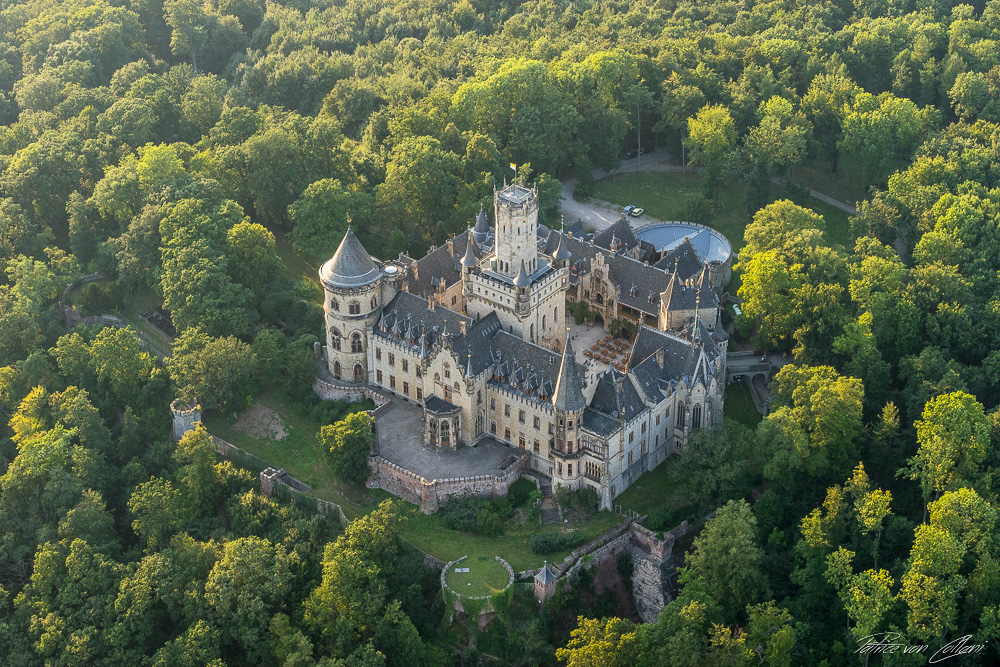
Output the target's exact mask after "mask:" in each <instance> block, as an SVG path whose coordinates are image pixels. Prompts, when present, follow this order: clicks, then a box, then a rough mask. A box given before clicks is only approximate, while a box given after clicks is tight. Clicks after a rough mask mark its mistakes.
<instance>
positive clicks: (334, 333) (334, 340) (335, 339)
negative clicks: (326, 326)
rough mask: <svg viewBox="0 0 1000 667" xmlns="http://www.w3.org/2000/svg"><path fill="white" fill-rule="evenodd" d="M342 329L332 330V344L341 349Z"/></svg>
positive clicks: (336, 348) (334, 347)
mask: <svg viewBox="0 0 1000 667" xmlns="http://www.w3.org/2000/svg"><path fill="white" fill-rule="evenodd" d="M340 338H341V336H340V331H338V330H337V329H333V330H331V331H330V346H331V347H333V349H335V350H339V349H340Z"/></svg>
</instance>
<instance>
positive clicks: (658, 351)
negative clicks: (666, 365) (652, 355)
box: [656, 347, 663, 368]
mask: <svg viewBox="0 0 1000 667" xmlns="http://www.w3.org/2000/svg"><path fill="white" fill-rule="evenodd" d="M656 364H657V365H658V366H659V367H660V368H663V348H662V347H658V348H656Z"/></svg>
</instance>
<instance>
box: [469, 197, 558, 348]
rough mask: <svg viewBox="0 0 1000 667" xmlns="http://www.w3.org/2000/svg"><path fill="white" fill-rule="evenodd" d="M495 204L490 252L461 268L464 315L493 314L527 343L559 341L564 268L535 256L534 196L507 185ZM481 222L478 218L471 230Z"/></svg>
mask: <svg viewBox="0 0 1000 667" xmlns="http://www.w3.org/2000/svg"><path fill="white" fill-rule="evenodd" d="M494 204H495V210H496V238H495V241H494V245H493V251H492V252H491V253H490V254H488V255H487V256H486V257H485V258H484V259H483V261H481V262H478V263H477V265H476V266H465V265H464V262H463V272H462V273H463V276H462V279H463V281H464V284H463V293H464V294H465V298H466V314H467V315H469V317H472V318H474V319H478V318H480V317H485V316H486V315H488V314H490V313H491V312H494V311H495V312H496V314H497V317H499V318H500V323H501V324H502V325H503V328H504V330H506V331H507V332H509V333H512V334H514V335H515V336H520V337H521V338H522V339H523V340H526V341H529V342H532V343H543V344H544V343H547V342H551V341H553V340H561V339H562V337H563V332H564V322H565V312H564V310H565V297H564V293H565V291H566V289H567V288H568V287H569V269H568V264H569V263H568V262H567V261H565V260H563V261H561V262H557V261H556V260H555V259H554V258H553V257H550V256H548V255H539V254H538V192H537V191H536V190H533V189H531V190H529V189H528V188H525V187H523V186H520V185H508V186H507V187H505V188H504V189H503V190H500V191H498V192H496V193H495V194H494ZM485 219H486V216H485V215H484V214H481V217H480V219H478V220H477V221H476V230H479V229H480V227H481V226H482V224H483V223H484V222H485ZM476 233H477V231H474V232H473V235H474V237H475V234H476Z"/></svg>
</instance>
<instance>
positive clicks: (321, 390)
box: [313, 378, 389, 417]
mask: <svg viewBox="0 0 1000 667" xmlns="http://www.w3.org/2000/svg"><path fill="white" fill-rule="evenodd" d="M313 391H314V392H316V395H317V396H319V397H320V398H322V399H323V400H324V401H347V402H349V403H357V402H358V401H360V400H363V399H366V398H368V399H371V401H372V403H374V404H375V409H374V410H369V411H368V414H369V415H371V416H372V417H374V416H375V415H377V414H379V413H380V412H382V411H383V410H384V409H385V408H386V407H387V406H388V405H389V399H388V398H386V397H385V396H383V395H382V394H380V393H378V392H377V391H372V390H371V389H370V388H368V387H365V386H361V387H353V386H345V387H341V386H338V385H335V384H331V383H329V382H327V381H326V380H321V379H320V378H316V379H315V380H314V381H313Z"/></svg>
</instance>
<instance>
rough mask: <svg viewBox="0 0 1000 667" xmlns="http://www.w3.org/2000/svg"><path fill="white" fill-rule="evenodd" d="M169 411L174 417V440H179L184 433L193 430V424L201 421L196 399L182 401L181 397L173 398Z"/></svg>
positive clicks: (199, 407)
mask: <svg viewBox="0 0 1000 667" xmlns="http://www.w3.org/2000/svg"><path fill="white" fill-rule="evenodd" d="M170 413H171V414H172V415H173V417H174V425H173V433H172V435H173V436H174V442H179V441H180V439H181V438H183V437H184V434H185V433H187V432H188V431H193V430H194V428H195V425H197V424H199V423H200V422H201V406H200V405H198V401H191V402H190V403H184V402H183V401H181V399H179V398H177V399H174V402H173V403H171V404H170Z"/></svg>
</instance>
